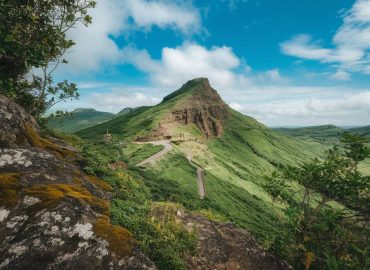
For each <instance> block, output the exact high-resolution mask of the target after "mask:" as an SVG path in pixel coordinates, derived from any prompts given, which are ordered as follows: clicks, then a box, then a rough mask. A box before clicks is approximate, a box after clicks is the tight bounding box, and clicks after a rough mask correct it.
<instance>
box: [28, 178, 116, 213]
mask: <svg viewBox="0 0 370 270" xmlns="http://www.w3.org/2000/svg"><path fill="white" fill-rule="evenodd" d="M25 192H26V193H27V194H29V195H33V196H35V197H38V198H39V199H40V200H41V201H42V202H41V203H40V204H38V205H37V207H38V208H50V207H52V206H54V205H55V204H57V203H58V202H59V201H60V200H62V199H63V198H65V197H71V198H74V199H77V200H79V201H83V202H86V203H87V204H89V205H90V206H91V207H92V208H94V209H96V210H99V211H100V212H102V213H103V214H107V213H109V203H108V201H106V200H103V199H101V198H98V197H95V196H93V195H92V194H91V193H90V192H89V191H88V190H87V189H86V188H83V187H80V186H76V185H69V184H52V185H35V186H32V187H29V188H26V189H25Z"/></svg>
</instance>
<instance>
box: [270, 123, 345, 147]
mask: <svg viewBox="0 0 370 270" xmlns="http://www.w3.org/2000/svg"><path fill="white" fill-rule="evenodd" d="M274 130H275V131H277V132H279V133H283V134H285V135H289V136H292V137H294V138H297V139H300V140H309V141H317V142H321V143H327V142H331V143H332V142H338V141H339V138H340V136H341V134H342V133H343V132H344V131H345V129H343V128H340V127H337V126H334V125H323V126H311V127H300V128H274Z"/></svg>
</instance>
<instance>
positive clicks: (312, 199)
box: [264, 134, 370, 269]
mask: <svg viewBox="0 0 370 270" xmlns="http://www.w3.org/2000/svg"><path fill="white" fill-rule="evenodd" d="M368 141H369V139H366V138H364V137H360V136H357V135H352V134H344V135H343V138H342V143H343V147H342V148H338V147H334V148H333V149H331V150H329V151H327V153H326V156H325V158H324V159H317V158H316V159H314V160H312V161H311V162H307V163H305V164H303V165H302V166H301V167H286V168H283V169H282V170H281V171H278V172H274V173H273V175H272V176H271V177H268V178H267V179H266V180H267V181H266V184H265V186H264V188H265V189H266V191H268V192H269V193H270V194H271V196H272V198H273V200H274V201H280V202H281V203H283V204H285V205H286V206H287V207H286V210H285V211H284V214H285V215H284V216H281V217H280V218H281V220H282V223H283V227H284V228H286V230H285V232H284V233H281V234H280V235H275V236H273V238H272V244H271V248H272V249H273V250H274V251H275V252H277V253H278V254H279V255H280V256H283V257H285V258H287V259H288V260H289V261H290V262H291V263H292V264H293V266H294V267H295V268H297V269H368V267H369V266H370V261H369V258H368V256H367V255H368V254H369V253H368V252H369V245H368V244H369V243H368V236H369V226H368V222H369V209H368V208H369V205H370V193H369V191H370V190H369V183H370V177H368V176H363V175H361V174H360V173H359V171H358V165H359V162H361V161H363V160H364V159H366V158H369V157H370V149H369V148H368V147H367V146H366V142H368ZM296 183H298V184H299V185H298V187H297V184H296Z"/></svg>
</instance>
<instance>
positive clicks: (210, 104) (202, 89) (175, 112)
mask: <svg viewBox="0 0 370 270" xmlns="http://www.w3.org/2000/svg"><path fill="white" fill-rule="evenodd" d="M180 97H181V98H180ZM175 98H177V99H178V100H177V102H176V105H175V106H174V107H173V109H172V111H171V115H172V121H174V122H178V123H181V124H185V125H188V124H191V123H193V124H195V125H196V126H197V127H198V128H199V129H200V130H201V132H202V133H203V134H204V135H205V137H206V138H211V137H218V136H220V135H221V134H222V132H223V129H224V120H225V119H226V118H227V117H228V114H229V110H228V107H227V105H226V104H225V102H224V101H223V100H222V99H221V97H220V96H219V94H218V93H217V91H216V90H215V89H213V88H212V87H211V85H210V83H209V81H208V79H207V78H196V79H193V80H190V81H188V82H187V83H185V84H184V85H183V86H182V87H181V88H180V89H179V90H177V91H175V92H173V93H172V94H171V95H169V96H167V97H165V99H164V101H167V100H170V99H175Z"/></svg>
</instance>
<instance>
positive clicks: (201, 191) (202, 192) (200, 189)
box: [135, 140, 206, 200]
mask: <svg viewBox="0 0 370 270" xmlns="http://www.w3.org/2000/svg"><path fill="white" fill-rule="evenodd" d="M135 143H136V144H154V145H163V146H164V148H163V149H162V150H161V151H159V152H158V153H156V154H154V155H153V156H151V157H148V158H147V159H145V160H143V161H141V162H140V163H138V164H137V165H136V166H138V167H142V166H145V165H146V164H148V163H152V162H154V161H156V160H158V159H160V158H161V157H162V156H164V155H165V154H167V153H168V152H169V151H171V150H172V148H173V146H172V144H171V142H170V141H166V140H162V141H150V142H135ZM187 158H188V160H189V163H190V164H191V165H192V166H193V167H195V168H196V169H197V185H198V192H199V197H200V199H202V200H203V199H204V197H205V196H206V189H205V185H204V170H203V168H201V167H200V166H198V165H197V164H195V163H194V162H193V161H192V156H190V155H188V156H187Z"/></svg>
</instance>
